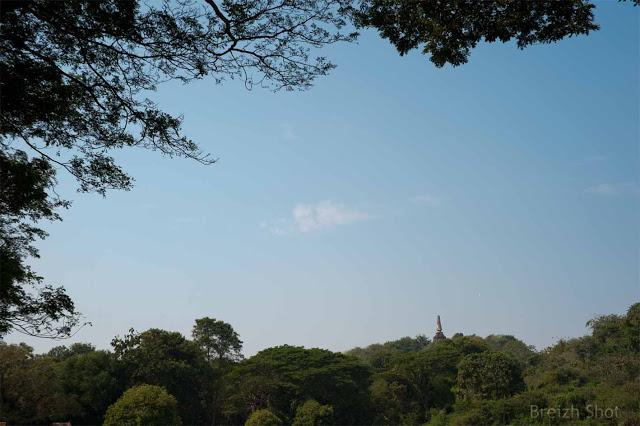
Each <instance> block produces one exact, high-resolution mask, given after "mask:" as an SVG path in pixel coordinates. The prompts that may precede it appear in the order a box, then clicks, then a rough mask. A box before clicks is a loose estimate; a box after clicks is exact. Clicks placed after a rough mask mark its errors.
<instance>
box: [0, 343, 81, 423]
mask: <svg viewBox="0 0 640 426" xmlns="http://www.w3.org/2000/svg"><path fill="white" fill-rule="evenodd" d="M0 398H1V399H0V421H4V422H7V423H10V424H50V423H51V422H62V421H68V420H69V419H71V418H73V417H76V416H78V415H80V414H81V407H80V405H79V404H78V403H77V402H76V401H75V400H74V399H73V397H71V396H69V395H66V394H65V393H64V392H63V391H62V389H61V387H60V384H59V382H58V380H57V374H56V364H55V361H53V360H52V359H50V358H46V357H34V356H33V349H32V348H31V347H29V346H27V345H25V344H20V345H7V344H4V343H0Z"/></svg>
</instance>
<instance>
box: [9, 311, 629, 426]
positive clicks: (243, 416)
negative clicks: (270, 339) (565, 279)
mask: <svg viewBox="0 0 640 426" xmlns="http://www.w3.org/2000/svg"><path fill="white" fill-rule="evenodd" d="M202 324H208V325H212V324H217V326H216V327H213V328H212V329H210V328H209V327H206V330H208V331H207V332H206V333H204V335H205V336H208V337H209V338H210V339H211V340H212V341H217V340H219V339H221V338H223V337H224V336H226V337H227V338H230V340H229V341H231V342H235V343H238V342H239V343H238V344H239V345H240V346H234V345H231V346H227V345H222V346H223V347H227V352H225V351H221V352H215V351H214V352H215V353H216V354H217V355H215V356H211V354H212V353H214V352H211V350H210V349H211V348H210V347H208V346H207V345H203V344H202V342H203V341H202V340H201V339H200V338H198V337H202V335H201V334H200V333H195V334H194V337H196V338H195V339H194V340H188V339H186V338H185V337H184V336H182V335H181V334H180V333H175V332H169V331H164V330H158V329H150V330H147V331H145V332H142V333H136V332H134V331H133V330H132V331H131V332H130V333H129V334H128V335H126V336H124V337H117V338H115V339H114V340H113V342H112V345H113V351H101V350H95V348H94V347H93V346H91V345H88V344H74V345H71V346H69V347H64V346H59V347H56V348H54V349H52V350H51V351H49V352H48V353H47V354H44V355H34V354H33V351H32V350H31V348H29V347H28V346H26V345H6V344H2V345H0V395H2V400H1V405H0V421H7V422H10V423H23V424H25V423H26V424H43V425H44V424H50V423H51V422H54V421H71V422H72V424H74V425H81V424H100V423H102V422H106V424H177V423H178V422H180V421H182V422H184V423H185V424H214V425H215V424H250V425H280V424H283V425H295V426H312V425H313V426H320V425H330V424H345V425H346V424H377V425H395V424H403V425H422V424H430V425H445V424H451V425H490V424H496V425H502V424H512V425H530V424H540V425H542V424H563V423H571V424H585V425H586V424H588V425H614V424H619V425H627V426H632V425H635V426H637V425H640V413H639V411H638V407H639V404H640V382H639V381H638V377H640V351H639V349H640V303H636V304H634V305H632V306H631V307H630V308H629V310H628V312H627V313H626V314H625V315H604V316H598V317H596V318H594V319H593V320H591V321H589V322H588V323H587V327H589V329H590V331H591V333H590V334H589V335H586V336H584V337H580V338H575V339H569V340H560V341H558V342H557V343H556V344H555V345H553V346H551V347H549V348H547V349H544V350H542V351H536V350H535V349H534V348H533V347H531V346H528V345H526V344H525V343H523V342H522V341H520V340H518V339H516V338H515V337H513V336H505V335H490V336H488V337H486V338H481V337H478V336H475V335H473V336H463V335H462V334H459V333H456V334H454V335H453V337H451V338H449V339H446V340H444V341H441V342H439V343H437V344H432V343H430V342H428V340H427V339H426V338H424V336H418V337H417V338H415V339H412V338H402V339H399V340H396V341H392V342H387V343H384V344H375V345H370V346H368V347H366V348H356V349H353V350H351V351H348V352H347V353H344V354H342V353H335V352H332V351H328V350H323V349H317V348H314V349H305V348H302V347H297V346H288V345H284V346H277V347H273V348H269V349H265V350H263V351H261V352H259V353H258V354H256V355H254V356H252V357H249V358H247V359H243V358H242V357H240V356H238V355H239V354H240V350H241V344H242V343H241V342H240V340H239V336H238V335H237V334H236V332H235V331H234V330H233V327H232V326H231V325H229V324H227V323H224V322H222V321H218V320H211V319H209V318H203V319H200V320H196V326H195V327H194V329H199V330H202V327H200V326H201V325H202ZM205 341H210V340H205ZM234 348H235V349H234ZM381 360H382V361H381ZM550 410H556V411H550ZM563 416H565V417H563Z"/></svg>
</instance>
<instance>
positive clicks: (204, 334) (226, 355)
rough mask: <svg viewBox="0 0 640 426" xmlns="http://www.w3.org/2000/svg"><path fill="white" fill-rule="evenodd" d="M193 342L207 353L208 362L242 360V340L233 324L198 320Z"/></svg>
mask: <svg viewBox="0 0 640 426" xmlns="http://www.w3.org/2000/svg"><path fill="white" fill-rule="evenodd" d="M191 335H192V336H193V340H194V341H195V342H196V343H197V344H199V345H200V346H201V347H202V349H203V350H204V351H205V357H206V358H207V360H208V361H214V360H229V361H238V360H240V359H242V340H240V336H238V333H236V332H235V330H234V329H233V327H232V326H231V324H228V323H226V322H224V321H220V320H216V319H215V318H213V319H211V318H209V317H204V318H200V319H197V320H196V324H195V325H194V326H193V331H192V333H191Z"/></svg>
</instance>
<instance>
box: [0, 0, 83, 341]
mask: <svg viewBox="0 0 640 426" xmlns="http://www.w3.org/2000/svg"><path fill="white" fill-rule="evenodd" d="M3 8H4V4H3ZM3 107H4V105H3ZM3 146H4V145H3V144H2V140H1V139H0V148H2V147H3ZM54 184H55V170H54V169H53V167H52V166H51V164H49V163H48V162H47V161H45V160H43V159H40V158H34V159H29V158H28V157H27V154H26V153H25V152H24V151H20V150H16V151H14V152H5V150H4V149H0V265H2V267H1V268H0V283H2V285H0V337H2V336H4V335H5V334H7V333H9V331H11V330H15V331H18V332H21V333H24V334H27V335H30V336H37V337H48V338H53V339H57V338H64V337H68V336H70V335H71V333H72V329H73V327H75V326H76V325H78V324H79V322H80V315H79V314H78V312H76V310H75V306H74V304H73V301H72V300H71V298H70V297H69V296H68V295H67V294H66V293H65V291H64V288H62V287H57V288H54V287H53V286H51V285H43V278H42V277H40V276H38V275H37V274H36V273H35V272H33V271H32V270H31V268H30V267H29V266H28V265H27V264H26V263H25V261H26V259H27V258H28V257H36V258H37V257H39V256H38V250H37V249H36V248H35V247H34V246H33V242H34V241H35V240H36V239H37V238H45V237H46V236H47V233H46V232H44V231H43V230H42V229H40V228H38V227H36V223H37V222H38V221H40V220H43V219H44V220H60V216H59V215H58V213H57V212H56V210H57V209H59V208H65V207H68V203H67V202H65V201H62V200H60V199H58V198H56V197H51V196H50V195H49V193H48V192H47V190H48V189H49V188H51V187H52V186H53V185H54Z"/></svg>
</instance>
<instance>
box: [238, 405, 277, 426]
mask: <svg viewBox="0 0 640 426" xmlns="http://www.w3.org/2000/svg"><path fill="white" fill-rule="evenodd" d="M281 424H282V420H280V419H279V418H278V416H276V415H275V414H273V413H272V412H271V411H269V410H264V409H263V410H256V411H254V412H253V413H252V414H251V416H250V417H249V419H248V420H247V422H246V423H245V426H280V425H281Z"/></svg>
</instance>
